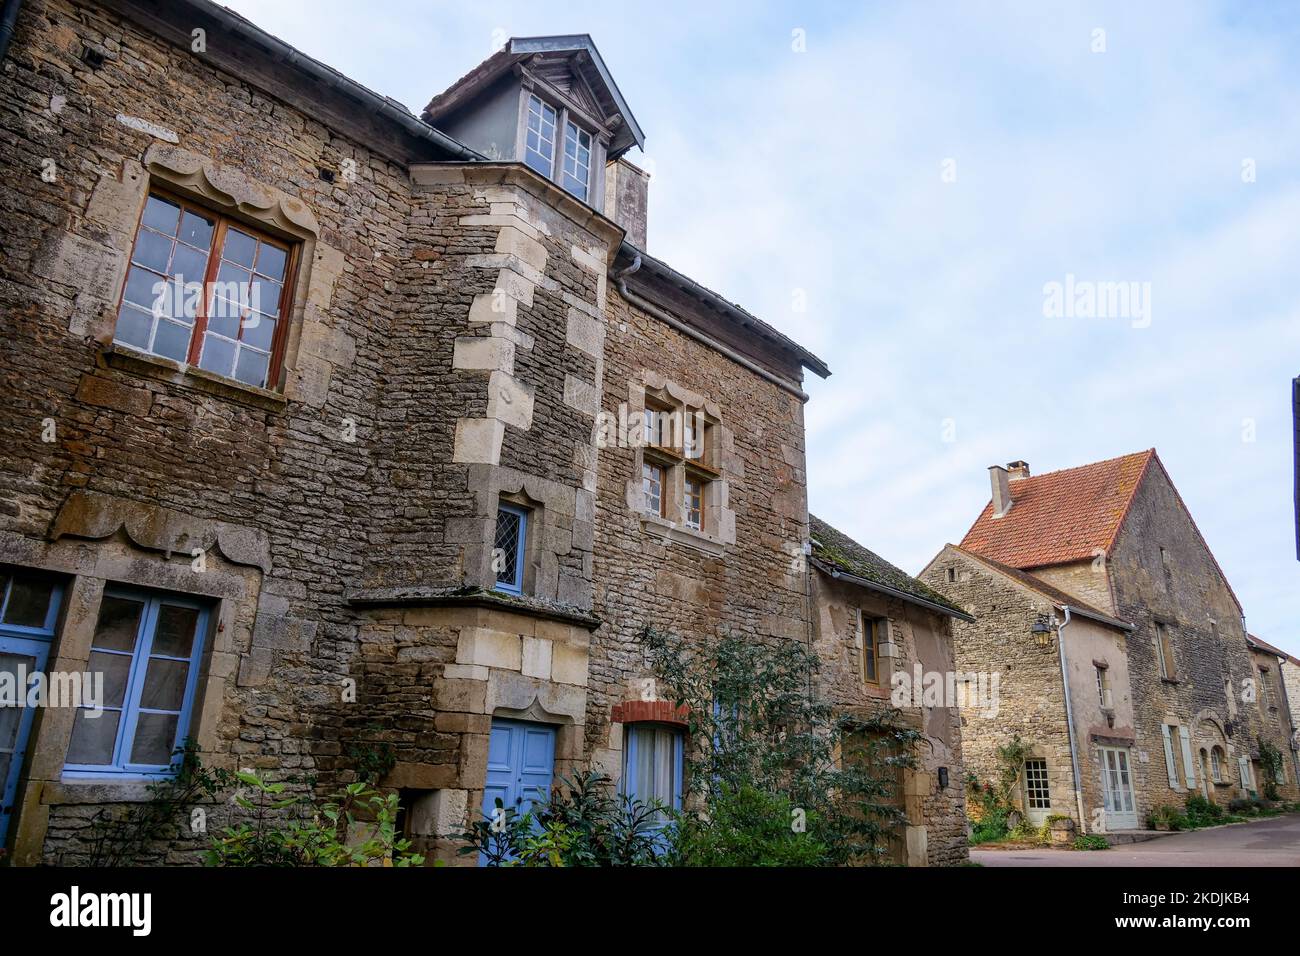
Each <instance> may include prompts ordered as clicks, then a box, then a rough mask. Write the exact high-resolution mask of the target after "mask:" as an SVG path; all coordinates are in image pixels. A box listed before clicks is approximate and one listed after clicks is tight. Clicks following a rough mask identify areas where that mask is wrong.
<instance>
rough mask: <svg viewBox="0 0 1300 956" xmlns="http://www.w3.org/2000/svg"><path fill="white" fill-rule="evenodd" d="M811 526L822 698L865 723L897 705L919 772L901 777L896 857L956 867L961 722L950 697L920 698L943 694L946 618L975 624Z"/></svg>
mask: <svg viewBox="0 0 1300 956" xmlns="http://www.w3.org/2000/svg"><path fill="white" fill-rule="evenodd" d="M808 521H809V528H810V535H811V546H812V554H811V556H810V558H809V561H810V564H811V565H812V569H813V572H814V573H813V574H812V580H811V585H812V600H813V607H814V609H815V613H814V617H813V634H814V640H815V642H816V644H815V646H816V648H817V652H818V655H819V656H820V658H821V660H822V662H823V665H822V679H823V681H824V683H825V690H824V693H825V694H826V695H827V696H828V697H829V698H830V699H831V700H832V701H833V702H834V703H835V705H836V706H837V707H838V708H839V709H840V710H841V711H842V712H845V713H850V714H855V715H858V716H862V717H865V718H869V717H872V716H876V715H878V714H880V713H882V712H883V711H886V710H890V709H896V710H897V712H898V718H899V719H900V720H901V722H902V723H903V724H904V725H905V726H907V727H910V728H911V729H912V730H915V731H917V732H918V733H919V734H920V735H921V738H920V742H919V745H918V747H917V748H916V752H915V753H913V754H912V756H913V758H914V761H915V766H913V767H908V768H904V769H902V770H901V772H900V779H899V788H898V799H899V805H900V808H901V809H902V811H903V812H904V814H905V815H906V817H907V827H906V829H905V831H904V833H902V834H900V835H899V836H900V838H899V840H898V842H897V845H896V846H894V847H893V848H892V849H893V851H894V858H895V859H896V860H897V861H898V862H901V863H906V864H908V865H930V866H941V865H946V864H953V863H959V862H961V861H963V860H965V859H967V839H966V812H965V804H966V794H965V789H964V782H963V776H964V770H963V755H962V738H961V718H960V714H959V711H958V707H957V702H956V701H954V700H953V699H952V698H950V697H948V696H946V695H942V694H935V695H934V696H930V697H927V696H926V692H927V690H929V691H931V692H932V693H933V692H934V691H935V690H936V687H935V683H936V682H941V683H942V685H943V687H944V688H946V684H947V675H949V674H951V673H953V671H954V662H953V647H952V628H951V622H952V621H953V620H960V621H965V622H967V623H968V624H969V623H973V622H974V618H972V617H970V615H968V614H966V613H965V612H964V611H963V610H962V609H961V608H960V607H958V606H957V605H955V604H953V603H952V602H950V601H949V600H948V599H947V598H945V597H943V596H942V595H941V594H938V593H936V592H935V591H934V590H932V589H931V588H929V587H927V586H926V585H925V584H924V583H922V582H921V581H918V580H917V579H916V578H914V577H911V576H910V575H908V574H906V573H904V572H903V571H901V570H899V569H898V568H896V567H894V566H893V565H892V564H890V563H889V562H887V561H885V560H884V559H883V558H881V557H880V556H879V555H877V554H875V553H874V552H872V551H870V550H868V549H867V548H864V547H863V546H862V545H860V544H858V543H857V542H856V541H854V540H853V539H852V538H850V537H848V536H847V535H845V534H843V533H841V532H839V531H837V530H836V529H834V528H832V527H831V526H830V525H828V524H826V522H824V521H821V520H820V519H818V518H817V517H816V516H815V515H810V516H809V519H808ZM927 677H928V678H929V679H930V681H929V682H928V683H927V681H926V678H927Z"/></svg>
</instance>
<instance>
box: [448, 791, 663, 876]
mask: <svg viewBox="0 0 1300 956" xmlns="http://www.w3.org/2000/svg"><path fill="white" fill-rule="evenodd" d="M497 810H498V813H497V814H495V815H494V819H491V820H486V819H485V820H479V821H477V822H475V823H473V824H471V826H470V828H469V830H468V831H467V832H465V833H464V834H463V839H464V840H465V845H464V846H463V847H461V848H460V850H459V852H460V853H461V854H464V855H469V854H475V855H478V854H482V856H483V861H484V863H485V864H486V865H487V866H523V867H561V866H562V867H570V866H657V865H660V864H661V863H662V862H664V860H663V857H664V854H665V851H666V849H667V845H668V840H669V837H670V830H669V829H666V828H665V827H664V825H663V821H664V814H663V809H662V808H661V807H659V806H651V805H647V804H645V803H642V802H641V801H639V800H633V799H632V798H631V797H628V796H626V795H624V794H620V793H617V792H616V790H615V788H614V785H613V783H612V782H611V781H610V779H609V778H608V777H606V776H605V775H604V774H601V773H597V772H594V771H589V772H587V773H584V774H579V775H578V776H576V777H574V778H572V779H571V780H570V779H567V778H561V780H560V785H559V786H558V787H556V788H555V789H554V790H552V791H551V793H550V795H549V797H548V798H547V799H546V800H545V801H543V802H538V803H535V804H533V806H532V808H531V809H530V810H529V811H528V812H527V813H523V814H520V813H516V812H515V810H514V808H506V807H503V806H502V805H501V801H500V800H499V799H498V800H497Z"/></svg>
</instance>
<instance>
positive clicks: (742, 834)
mask: <svg viewBox="0 0 1300 956" xmlns="http://www.w3.org/2000/svg"><path fill="white" fill-rule="evenodd" d="M709 805H710V815H709V817H708V818H707V819H705V818H703V817H701V816H699V815H696V814H685V815H683V816H682V817H681V819H680V821H679V823H678V826H677V828H676V830H675V833H674V839H673V848H672V851H671V854H670V862H671V863H672V864H673V865H675V866H825V865H826V864H827V862H828V861H829V860H830V858H831V854H830V851H829V849H828V848H827V846H826V844H824V843H822V842H821V841H820V840H819V839H817V838H816V837H814V836H810V833H812V832H816V831H818V830H820V827H819V826H818V825H817V823H818V822H817V820H816V819H815V818H810V819H808V820H806V821H805V823H806V826H805V828H801V829H795V828H792V827H791V825H790V821H791V819H792V817H794V816H795V815H796V810H797V808H796V807H795V806H794V805H793V803H792V802H791V801H790V799H789V798H788V797H785V796H782V795H780V794H772V793H766V792H764V791H762V790H759V789H757V788H755V787H742V788H740V790H738V791H732V790H730V789H725V790H720V791H719V792H718V793H715V794H714V795H713V799H712V800H711V801H710V804H709Z"/></svg>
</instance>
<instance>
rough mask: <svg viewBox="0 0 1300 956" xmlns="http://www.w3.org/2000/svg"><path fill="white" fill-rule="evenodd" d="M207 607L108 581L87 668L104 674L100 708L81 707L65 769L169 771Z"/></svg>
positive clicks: (81, 772)
mask: <svg viewBox="0 0 1300 956" xmlns="http://www.w3.org/2000/svg"><path fill="white" fill-rule="evenodd" d="M207 622H208V608H207V607H206V606H205V605H203V604H201V603H199V602H197V601H194V600H191V599H189V598H186V597H182V596H180V595H174V594H158V593H153V592H147V591H131V590H125V589H119V588H107V589H105V591H104V598H103V601H102V602H101V603H100V608H99V620H98V622H97V623H96V625H95V636H94V639H93V640H92V641H91V648H90V661H89V664H88V665H87V668H86V670H87V672H88V673H90V674H92V675H95V677H96V679H99V678H100V675H102V680H103V694H102V705H103V707H102V713H99V714H98V715H96V714H95V710H94V709H92V708H88V707H83V708H81V709H80V710H78V711H77V714H76V717H75V718H74V720H73V726H72V742H71V743H70V744H69V745H68V756H67V760H66V762H65V763H64V767H63V769H64V772H65V773H69V774H71V775H73V776H100V775H104V776H113V775H128V776H166V775H168V774H170V773H172V772H173V771H174V766H173V761H174V754H175V751H176V749H177V748H178V747H179V746H180V745H181V742H182V741H183V740H184V738H185V736H186V733H187V732H188V729H189V721H190V714H191V712H192V710H193V706H194V694H195V688H196V687H197V686H198V676H199V675H198V672H199V661H200V659H201V655H202V652H203V639H204V636H205V635H206V633H207Z"/></svg>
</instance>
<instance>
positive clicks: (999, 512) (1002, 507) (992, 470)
mask: <svg viewBox="0 0 1300 956" xmlns="http://www.w3.org/2000/svg"><path fill="white" fill-rule="evenodd" d="M989 482H990V484H992V485H993V517H995V518H1001V517H1002V516H1003V515H1005V514H1006V513H1007V512H1008V511H1010V510H1011V480H1010V478H1008V477H1007V470H1006V469H1005V468H1003V467H1002V466H1001V465H992V466H990V467H989Z"/></svg>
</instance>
